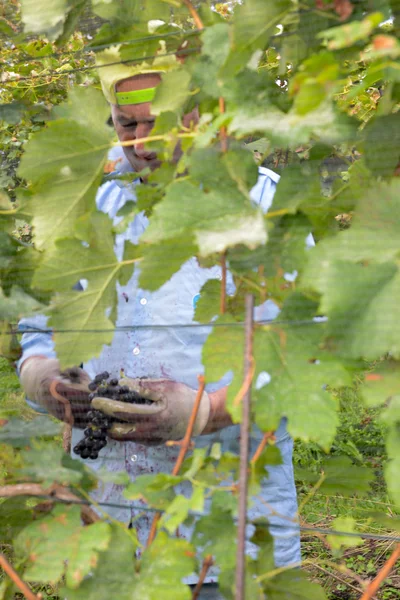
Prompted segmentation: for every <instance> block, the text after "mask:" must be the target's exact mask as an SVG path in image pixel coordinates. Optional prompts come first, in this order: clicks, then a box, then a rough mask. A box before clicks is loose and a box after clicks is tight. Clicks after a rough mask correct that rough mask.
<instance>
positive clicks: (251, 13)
mask: <svg viewBox="0 0 400 600" xmlns="http://www.w3.org/2000/svg"><path fill="white" fill-rule="evenodd" d="M290 7H291V1H290V0H277V1H276V2H269V3H268V4H266V3H265V2H263V0H248V1H247V2H244V3H243V4H239V5H237V6H236V10H235V13H234V17H233V32H232V42H231V46H232V50H231V53H230V55H229V56H228V59H227V61H226V64H225V65H224V68H223V71H222V73H223V76H225V77H228V76H234V75H236V74H237V73H238V72H239V71H240V70H241V69H242V68H244V67H245V66H246V65H247V63H248V62H249V60H250V58H251V56H252V54H253V53H254V52H255V51H256V50H257V49H259V48H261V49H262V48H264V47H265V46H266V45H267V42H268V39H269V37H270V36H271V35H272V34H273V33H274V32H275V31H277V29H276V26H277V25H278V24H279V23H281V21H282V19H283V18H284V17H285V15H286V14H287V12H288V11H289V9H290Z"/></svg>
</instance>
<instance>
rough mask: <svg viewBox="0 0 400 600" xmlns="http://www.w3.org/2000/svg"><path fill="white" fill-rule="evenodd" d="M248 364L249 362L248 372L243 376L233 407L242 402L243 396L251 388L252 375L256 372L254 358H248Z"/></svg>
mask: <svg viewBox="0 0 400 600" xmlns="http://www.w3.org/2000/svg"><path fill="white" fill-rule="evenodd" d="M249 362H250V367H249V371H248V373H247V374H246V375H245V378H244V380H243V383H242V385H241V387H240V390H239V391H238V393H237V394H236V396H235V399H234V400H233V406H239V404H240V403H241V401H242V400H243V398H244V396H245V395H246V394H247V392H248V391H249V389H250V386H251V382H252V381H253V377H254V373H255V370H256V364H255V362H254V358H253V357H252V356H250V357H249Z"/></svg>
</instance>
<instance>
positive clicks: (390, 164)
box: [364, 113, 400, 177]
mask: <svg viewBox="0 0 400 600" xmlns="http://www.w3.org/2000/svg"><path fill="white" fill-rule="evenodd" d="M364 133H365V163H366V165H367V167H368V168H369V169H370V170H371V172H372V173H373V175H375V176H379V175H382V176H383V177H390V176H392V175H393V174H394V171H395V169H396V167H397V165H398V163H399V161H400V114H398V113H395V114H393V115H387V116H384V117H382V116H381V117H379V118H378V119H377V118H375V119H373V120H372V121H371V122H370V123H368V126H367V127H366V128H365V132H364Z"/></svg>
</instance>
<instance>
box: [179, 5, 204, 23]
mask: <svg viewBox="0 0 400 600" xmlns="http://www.w3.org/2000/svg"><path fill="white" fill-rule="evenodd" d="M183 3H184V5H185V6H186V8H187V9H188V11H189V12H190V14H191V15H192V18H193V21H194V22H195V25H196V27H197V29H200V30H201V29H204V24H203V21H202V20H201V19H200V16H199V13H198V12H197V10H196V9H195V7H194V6H193V4H192V3H191V2H190V0H183Z"/></svg>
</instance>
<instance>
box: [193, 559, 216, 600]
mask: <svg viewBox="0 0 400 600" xmlns="http://www.w3.org/2000/svg"><path fill="white" fill-rule="evenodd" d="M213 563H214V560H213V557H212V556H211V554H208V555H207V556H206V557H205V559H204V560H203V564H202V565H201V571H200V575H199V580H198V582H197V583H196V587H195V588H194V590H193V595H192V600H197V598H198V597H199V594H200V590H201V587H202V585H203V583H204V580H205V578H206V575H207V573H208V569H209V568H210V567H211V566H212V565H213Z"/></svg>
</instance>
